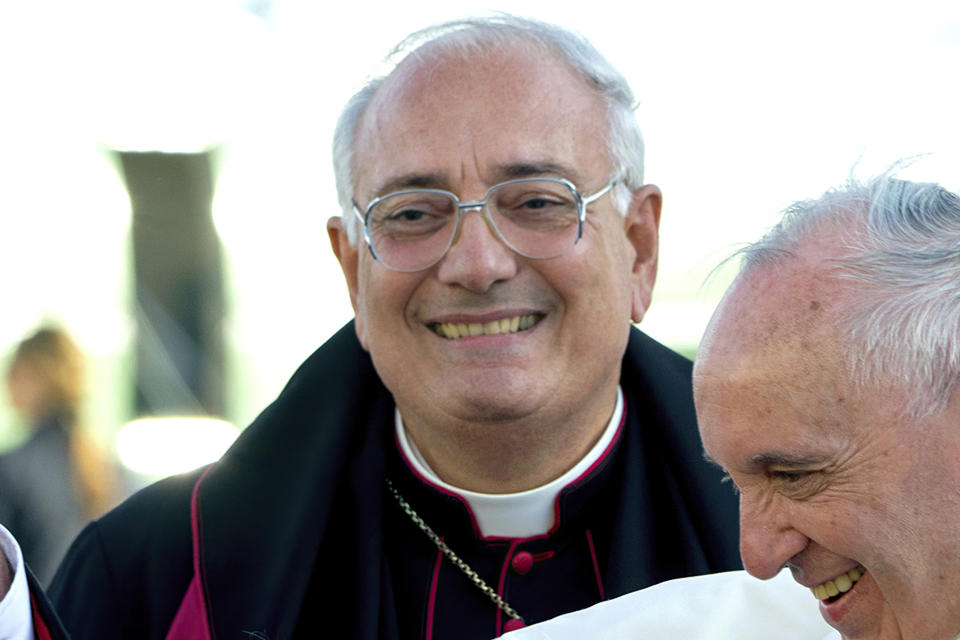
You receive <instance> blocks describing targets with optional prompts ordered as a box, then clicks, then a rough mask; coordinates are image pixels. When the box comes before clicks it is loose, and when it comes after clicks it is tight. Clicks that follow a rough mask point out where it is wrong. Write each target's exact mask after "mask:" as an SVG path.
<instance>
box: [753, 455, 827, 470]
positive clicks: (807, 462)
mask: <svg viewBox="0 0 960 640" xmlns="http://www.w3.org/2000/svg"><path fill="white" fill-rule="evenodd" d="M750 462H751V464H752V465H755V466H758V467H760V468H763V469H767V468H769V467H786V468H798V469H799V468H804V467H812V466H817V465H821V464H823V463H824V462H826V458H825V457H823V456H821V455H797V454H792V453H785V452H782V451H769V452H764V453H758V454H757V455H754V456H752V457H751V458H750Z"/></svg>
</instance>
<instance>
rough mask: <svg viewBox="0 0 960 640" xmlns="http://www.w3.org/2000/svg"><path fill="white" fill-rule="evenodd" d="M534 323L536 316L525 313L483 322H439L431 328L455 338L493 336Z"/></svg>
mask: <svg viewBox="0 0 960 640" xmlns="http://www.w3.org/2000/svg"><path fill="white" fill-rule="evenodd" d="M535 324H537V316H535V315H534V314H527V315H525V316H513V317H512V318H502V319H500V320H492V321H490V322H483V323H481V322H471V323H463V322H459V323H454V322H441V323H438V324H435V325H433V330H434V331H435V332H436V333H437V335H439V336H440V337H442V338H448V339H450V340H456V339H457V338H466V337H473V336H483V335H487V336H493V335H497V334H499V333H517V332H518V331H526V330H527V329H529V328H530V327H532V326H533V325H535Z"/></svg>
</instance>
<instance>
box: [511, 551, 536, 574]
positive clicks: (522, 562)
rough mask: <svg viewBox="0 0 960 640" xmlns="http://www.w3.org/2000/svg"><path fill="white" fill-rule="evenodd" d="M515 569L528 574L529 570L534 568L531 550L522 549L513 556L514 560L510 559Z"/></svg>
mask: <svg viewBox="0 0 960 640" xmlns="http://www.w3.org/2000/svg"><path fill="white" fill-rule="evenodd" d="M510 564H511V566H513V570H514V571H516V572H517V573H519V574H520V575H522V576H525V575H527V572H529V571H530V569H532V568H533V556H532V555H531V554H530V552H529V551H521V552H519V553H517V554H516V555H515V556H513V560H511V561H510Z"/></svg>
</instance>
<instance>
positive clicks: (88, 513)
mask: <svg viewBox="0 0 960 640" xmlns="http://www.w3.org/2000/svg"><path fill="white" fill-rule="evenodd" d="M85 365H86V363H85V358H84V355H83V353H82V352H81V351H80V349H79V348H78V347H77V345H76V343H75V342H74V341H73V340H72V339H71V338H70V336H69V335H68V334H67V333H66V332H65V331H63V330H62V329H58V328H51V327H44V328H41V329H39V330H37V331H35V332H34V333H33V334H32V335H30V336H29V337H27V338H26V339H24V340H23V341H22V342H20V344H19V345H18V346H17V348H16V350H15V352H14V354H13V359H12V362H11V364H10V366H9V368H8V370H7V375H6V385H7V392H8V395H9V400H10V404H11V405H12V406H13V408H14V409H15V410H16V412H17V413H18V414H20V416H22V418H23V420H24V422H25V423H26V424H27V425H28V426H29V429H30V435H29V437H28V438H27V440H26V442H24V443H23V444H22V445H21V446H19V447H18V448H16V449H15V450H13V451H10V452H8V453H6V454H4V455H0V523H2V524H3V525H4V526H6V527H7V529H9V530H10V531H11V533H13V535H14V536H15V537H16V538H17V539H18V540H19V542H20V546H21V548H22V550H23V556H24V558H25V560H26V562H27V564H29V565H30V567H31V568H32V569H33V570H34V572H35V573H36V575H37V578H38V579H39V580H40V582H41V583H43V584H48V583H49V582H50V580H51V578H53V574H54V572H55V571H56V568H57V565H58V564H59V563H60V560H61V559H62V558H63V555H64V553H66V551H67V548H68V547H69V546H70V542H71V541H72V540H73V539H74V537H76V535H77V533H78V532H79V531H80V529H82V528H83V525H84V524H86V523H87V522H88V521H90V520H92V519H94V518H96V517H97V516H99V515H101V514H102V513H103V512H105V511H106V510H107V509H108V508H109V507H111V506H112V505H113V503H114V502H115V498H117V497H118V487H117V483H116V473H115V471H114V468H113V465H112V463H111V461H110V459H109V458H108V457H107V456H106V455H104V453H103V452H102V451H101V450H100V449H99V448H98V446H97V444H96V443H95V442H94V440H93V438H92V437H91V436H90V434H89V433H88V432H87V431H86V430H85V429H84V428H83V427H82V426H81V424H80V414H81V405H82V402H83V397H84V394H85V384H86V376H85V373H86V372H85Z"/></svg>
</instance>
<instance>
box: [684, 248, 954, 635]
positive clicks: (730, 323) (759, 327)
mask: <svg viewBox="0 0 960 640" xmlns="http://www.w3.org/2000/svg"><path fill="white" fill-rule="evenodd" d="M842 295H843V290H842V289H841V288H840V287H839V286H838V285H836V284H832V283H825V282H823V281H820V280H818V276H817V275H815V274H814V273H813V272H811V271H810V270H809V269H807V268H803V267H796V268H792V267H791V268H784V269H777V270H776V271H775V272H773V273H766V274H760V275H754V276H751V277H748V278H747V279H746V280H745V281H741V282H739V283H738V284H737V285H735V288H734V289H733V290H732V291H731V293H729V294H728V296H727V298H726V299H725V300H724V302H723V303H722V304H721V307H720V309H719V310H718V313H717V315H716V316H715V318H714V320H713V321H712V323H711V326H710V328H709V329H708V332H707V335H706V336H705V339H704V342H703V343H702V345H701V351H700V352H699V353H698V356H697V358H698V359H697V365H696V368H695V373H694V389H695V398H696V405H697V414H698V418H699V420H700V431H701V435H702V437H703V442H704V446H705V448H706V451H707V453H708V454H709V455H710V456H711V457H712V458H713V459H714V460H716V461H717V462H718V463H720V464H721V465H722V466H723V467H724V468H725V469H726V470H727V472H728V473H729V474H730V477H731V478H732V479H733V481H734V482H735V483H736V485H737V487H738V488H739V490H740V519H741V542H740V549H741V554H742V556H743V561H744V565H745V567H746V568H747V570H748V571H749V572H750V573H751V574H753V575H755V576H757V577H759V578H764V579H766V578H770V577H772V576H774V575H775V574H776V573H777V572H778V571H779V570H780V569H781V568H782V567H783V566H785V565H786V566H788V567H789V568H790V570H791V571H792V572H793V576H794V578H795V579H796V580H797V581H798V582H800V583H801V584H804V585H806V586H808V587H811V588H814V589H815V590H816V591H817V592H818V596H819V597H818V599H819V598H824V597H826V596H827V595H828V593H829V594H833V593H837V591H839V592H841V593H839V594H838V595H837V596H835V597H830V598H828V599H825V600H821V602H820V611H821V613H822V615H823V617H824V618H825V619H826V621H827V622H828V623H830V624H831V625H832V626H834V627H836V628H837V629H839V630H840V631H841V633H842V634H843V636H844V637H845V638H850V639H853V638H857V639H860V638H871V639H884V640H886V639H888V638H910V639H931V640H933V639H946V638H953V637H954V635H955V634H957V633H958V632H960V490H958V487H960V443H958V434H960V397H954V400H953V403H952V404H951V405H950V408H949V409H948V411H947V412H946V413H943V414H939V415H937V416H935V417H932V418H928V419H925V420H923V421H915V420H910V419H908V418H905V417H904V416H903V415H902V411H901V409H902V407H903V405H904V402H905V400H906V398H905V397H904V394H903V392H902V391H901V390H898V389H897V388H896V386H895V385H890V386H889V387H885V388H875V389H869V390H865V391H858V390H856V389H855V388H854V386H853V385H852V384H851V381H850V379H849V376H848V373H847V368H846V367H845V366H844V364H843V363H842V362H841V361H840V359H839V358H838V356H837V355H836V349H835V347H834V345H835V344H836V339H835V334H834V329H833V327H834V326H835V320H834V316H833V315H832V306H831V303H832V301H834V300H836V299H838V298H839V297H841V296H842ZM851 572H852V573H851ZM861 574H862V575H861ZM851 583H852V586H851ZM835 588H837V589H836V590H835ZM813 602H814V601H813V599H812V597H811V606H813Z"/></svg>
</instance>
